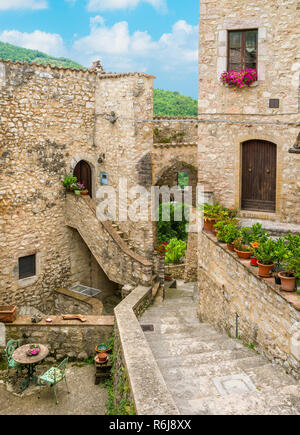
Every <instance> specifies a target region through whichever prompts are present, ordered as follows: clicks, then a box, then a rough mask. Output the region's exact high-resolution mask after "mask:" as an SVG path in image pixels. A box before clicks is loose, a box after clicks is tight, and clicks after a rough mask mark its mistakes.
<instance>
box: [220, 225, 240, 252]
mask: <svg viewBox="0 0 300 435" xmlns="http://www.w3.org/2000/svg"><path fill="white" fill-rule="evenodd" d="M240 236H241V232H240V230H239V229H238V228H237V226H236V225H234V224H228V225H226V226H225V227H224V241H225V242H226V243H227V248H228V249H229V250H230V251H234V245H233V242H234V241H235V240H236V239H238V238H239V237H240Z"/></svg>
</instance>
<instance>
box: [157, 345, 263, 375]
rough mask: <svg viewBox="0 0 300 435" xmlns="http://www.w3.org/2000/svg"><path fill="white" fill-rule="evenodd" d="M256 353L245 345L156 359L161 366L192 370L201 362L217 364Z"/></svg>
mask: <svg viewBox="0 0 300 435" xmlns="http://www.w3.org/2000/svg"><path fill="white" fill-rule="evenodd" d="M256 355H257V354H256V353H255V352H254V351H251V350H250V349H247V348H246V347H242V348H239V349H228V350H217V351H208V352H202V353H199V354H193V355H189V354H186V355H180V356H175V357H174V356H166V357H160V358H158V357H157V358H156V361H157V363H158V365H159V367H161V368H163V367H167V368H169V369H170V368H173V367H175V368H176V367H177V368H180V369H185V368H190V369H192V370H193V369H194V368H198V367H199V366H201V365H202V364H206V365H207V364H210V365H217V364H220V363H222V362H224V361H234V360H237V359H242V358H247V357H249V358H251V357H253V356H256Z"/></svg>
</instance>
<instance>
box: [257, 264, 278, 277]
mask: <svg viewBox="0 0 300 435" xmlns="http://www.w3.org/2000/svg"><path fill="white" fill-rule="evenodd" d="M257 264H258V275H259V276H261V277H262V278H271V277H272V276H273V275H272V272H271V270H272V269H273V267H274V264H273V263H272V264H261V263H260V262H259V261H258V262H257Z"/></svg>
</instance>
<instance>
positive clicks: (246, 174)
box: [242, 140, 277, 212]
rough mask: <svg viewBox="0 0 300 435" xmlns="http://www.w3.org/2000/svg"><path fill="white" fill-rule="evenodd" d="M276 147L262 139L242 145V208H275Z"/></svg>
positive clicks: (266, 209)
mask: <svg viewBox="0 0 300 435" xmlns="http://www.w3.org/2000/svg"><path fill="white" fill-rule="evenodd" d="M276 166H277V147H276V145H275V144H273V143H271V142H267V141H263V140H251V141H247V142H244V143H243V145H242V209H243V210H258V211H267V212H274V211H275V210H276Z"/></svg>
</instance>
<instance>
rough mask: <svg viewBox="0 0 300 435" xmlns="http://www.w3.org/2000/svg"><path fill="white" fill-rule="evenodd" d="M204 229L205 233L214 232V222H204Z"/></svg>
mask: <svg viewBox="0 0 300 435" xmlns="http://www.w3.org/2000/svg"><path fill="white" fill-rule="evenodd" d="M203 229H204V231H212V230H213V224H212V221H211V220H204V222H203Z"/></svg>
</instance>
